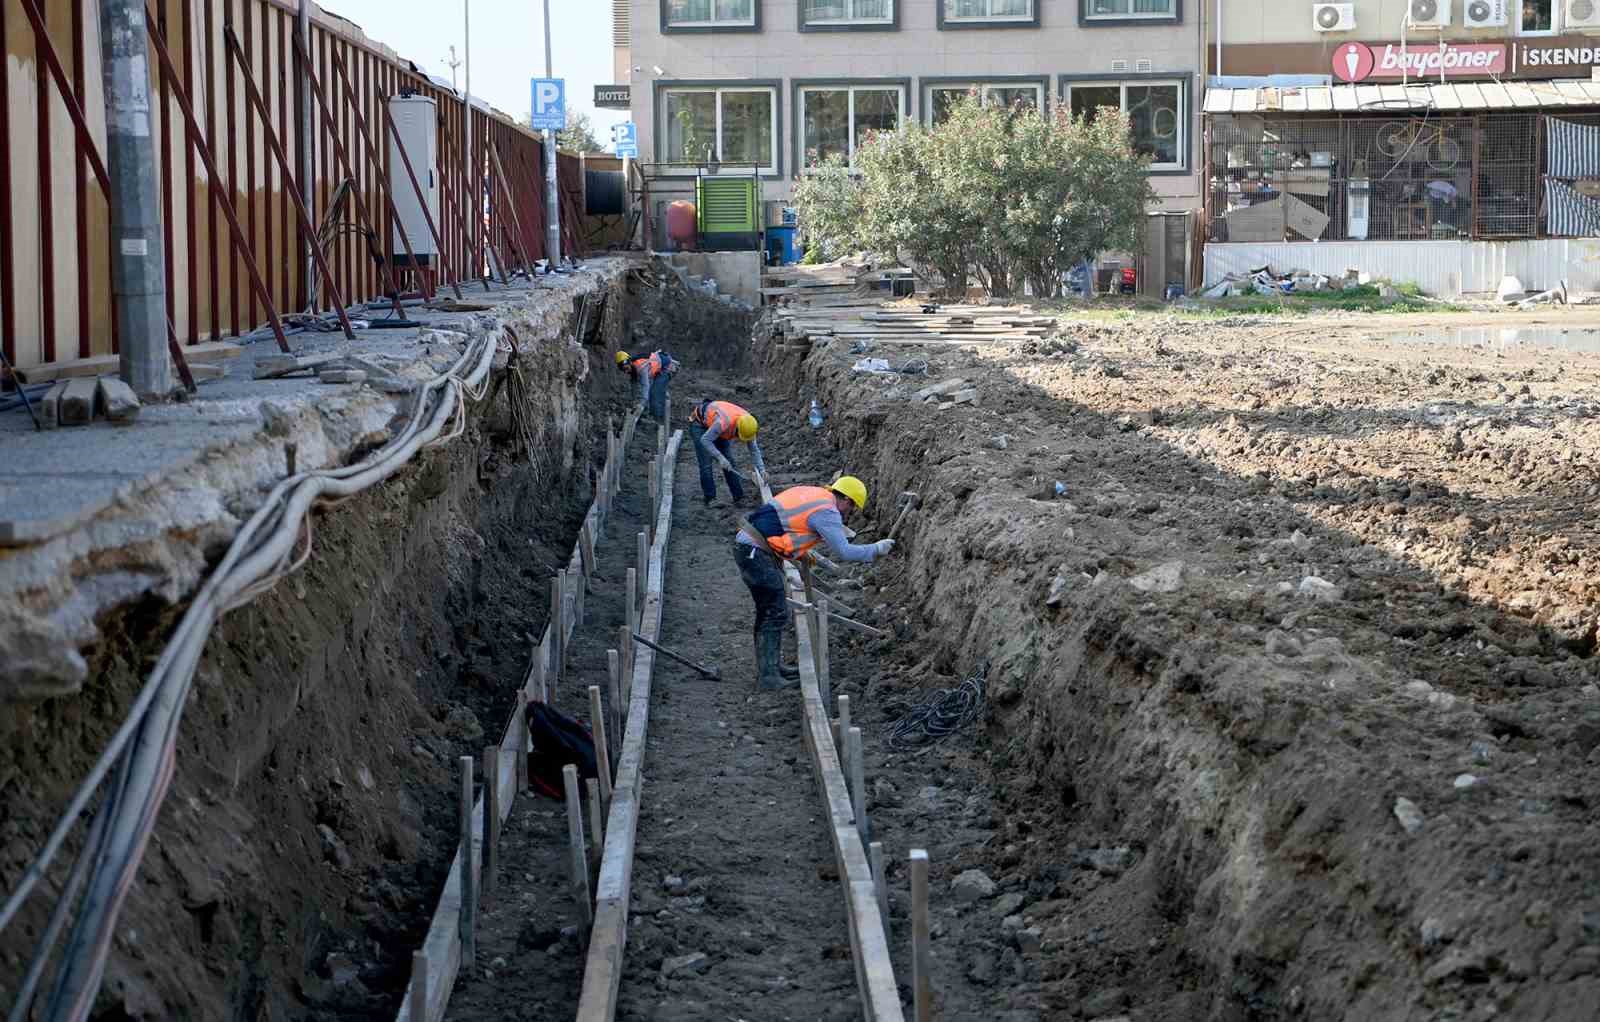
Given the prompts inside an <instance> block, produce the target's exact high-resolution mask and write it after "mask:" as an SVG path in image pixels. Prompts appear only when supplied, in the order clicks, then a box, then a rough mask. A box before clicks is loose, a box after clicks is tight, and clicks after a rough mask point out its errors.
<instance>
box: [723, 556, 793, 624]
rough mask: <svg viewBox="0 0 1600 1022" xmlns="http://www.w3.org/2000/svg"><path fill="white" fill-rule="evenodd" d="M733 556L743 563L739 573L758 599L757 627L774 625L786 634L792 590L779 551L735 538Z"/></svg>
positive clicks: (754, 597)
mask: <svg viewBox="0 0 1600 1022" xmlns="http://www.w3.org/2000/svg"><path fill="white" fill-rule="evenodd" d="M733 559H734V560H735V561H736V562H738V565H739V577H740V578H741V579H743V580H744V584H745V587H746V588H748V589H749V590H750V598H751V599H753V600H754V601H755V603H756V620H755V628H754V630H755V631H757V632H759V631H761V630H762V629H765V628H770V629H772V630H774V631H776V632H778V633H780V634H782V632H783V629H784V628H785V626H787V625H788V624H789V594H788V592H787V590H785V589H784V585H783V567H782V566H781V565H780V564H779V563H778V558H777V555H775V554H774V553H773V552H772V551H770V550H759V549H757V548H755V547H753V546H749V545H747V544H744V543H741V542H739V541H738V540H737V539H735V540H734V541H733Z"/></svg>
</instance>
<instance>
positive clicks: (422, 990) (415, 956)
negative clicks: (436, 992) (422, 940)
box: [411, 951, 428, 1022]
mask: <svg viewBox="0 0 1600 1022" xmlns="http://www.w3.org/2000/svg"><path fill="white" fill-rule="evenodd" d="M411 1018H412V1022H428V955H427V952H425V951H413V952H411Z"/></svg>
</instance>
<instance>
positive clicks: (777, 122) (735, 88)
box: [651, 78, 783, 179]
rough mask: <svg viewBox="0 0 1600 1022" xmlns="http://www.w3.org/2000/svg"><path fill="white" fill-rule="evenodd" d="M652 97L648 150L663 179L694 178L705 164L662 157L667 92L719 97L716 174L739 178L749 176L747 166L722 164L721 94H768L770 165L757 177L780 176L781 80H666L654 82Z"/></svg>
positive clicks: (748, 166)
mask: <svg viewBox="0 0 1600 1022" xmlns="http://www.w3.org/2000/svg"><path fill="white" fill-rule="evenodd" d="M653 85H654V91H653V95H652V97H651V100H652V107H651V121H652V123H651V131H652V136H653V137H652V139H651V150H652V152H653V153H654V154H655V159H656V167H655V171H656V172H657V173H659V174H662V175H665V176H676V177H693V176H695V175H696V174H699V173H700V168H701V167H704V166H705V164H704V163H695V164H689V163H674V162H672V161H669V160H665V159H663V158H662V153H663V151H664V149H665V146H666V142H667V123H666V122H667V118H666V111H667V94H668V93H669V92H702V93H704V92H710V93H714V94H716V95H717V96H718V99H717V107H716V126H715V129H714V130H715V132H716V138H717V158H718V163H719V165H720V166H719V168H718V170H717V173H716V175H712V176H721V175H722V174H731V175H734V176H742V175H746V174H749V173H750V164H748V163H726V162H724V161H722V158H721V157H722V99H721V94H722V93H724V92H767V93H769V94H770V95H771V96H772V163H771V164H770V165H768V166H765V167H762V168H760V169H759V170H758V171H757V172H756V176H757V177H760V178H777V179H781V178H782V177H783V81H782V79H778V78H694V79H687V78H686V79H666V80H657V81H656V82H654V83H653Z"/></svg>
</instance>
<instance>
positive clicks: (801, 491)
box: [733, 476, 894, 689]
mask: <svg viewBox="0 0 1600 1022" xmlns="http://www.w3.org/2000/svg"><path fill="white" fill-rule="evenodd" d="M866 506H867V488H866V486H865V485H864V484H863V483H862V482H861V480H859V479H857V478H856V477H855V476H840V477H839V478H838V479H837V480H836V481H835V482H834V483H833V485H832V486H829V487H826V488H824V487H821V486H791V487H790V488H789V489H787V490H784V491H783V492H782V493H779V494H778V495H776V496H775V497H773V498H772V499H771V500H769V501H767V502H766V503H765V504H762V505H761V506H760V507H758V508H756V509H755V510H754V511H752V512H750V514H748V515H746V516H745V519H744V521H742V522H740V523H739V535H738V536H736V537H735V538H734V541H733V557H734V560H736V561H738V562H739V576H740V577H741V578H743V579H744V584H745V586H746V587H748V588H749V590H750V596H751V598H752V599H754V600H755V603H756V620H755V641H756V667H757V670H758V676H757V679H756V686H757V687H758V688H764V689H775V688H783V687H785V686H786V685H792V684H794V682H795V679H797V678H799V677H800V672H799V670H798V669H795V668H787V667H785V666H784V665H783V664H782V662H781V661H780V660H779V650H780V649H781V648H782V644H783V629H784V626H785V625H787V624H788V623H789V600H788V591H787V590H786V589H785V588H784V579H783V565H782V563H780V562H781V561H799V560H801V559H803V558H806V557H808V556H809V555H810V552H811V548H812V547H814V546H816V545H817V544H818V543H823V544H826V545H827V547H828V550H829V552H830V553H832V554H833V556H835V557H837V558H838V559H839V560H841V561H872V560H876V559H877V558H879V557H882V556H883V555H884V554H886V553H888V552H889V551H890V550H893V549H894V540H892V539H880V540H878V541H877V542H876V543H867V544H864V545H860V546H858V545H856V544H854V543H851V542H850V540H849V538H848V537H847V536H846V535H845V531H844V516H845V515H846V514H848V513H850V512H852V511H858V510H860V509H862V508H865V507H866Z"/></svg>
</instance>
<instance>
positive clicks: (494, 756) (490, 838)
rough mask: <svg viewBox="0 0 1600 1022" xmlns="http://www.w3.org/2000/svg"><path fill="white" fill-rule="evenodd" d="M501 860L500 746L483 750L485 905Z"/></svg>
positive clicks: (487, 746)
mask: <svg viewBox="0 0 1600 1022" xmlns="http://www.w3.org/2000/svg"><path fill="white" fill-rule="evenodd" d="M499 859H500V746H498V745H486V746H484V749H483V882H482V884H481V886H482V888H483V903H484V904H485V905H487V904H489V901H490V899H492V898H493V897H494V889H495V871H496V870H495V867H496V866H497V865H499Z"/></svg>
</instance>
